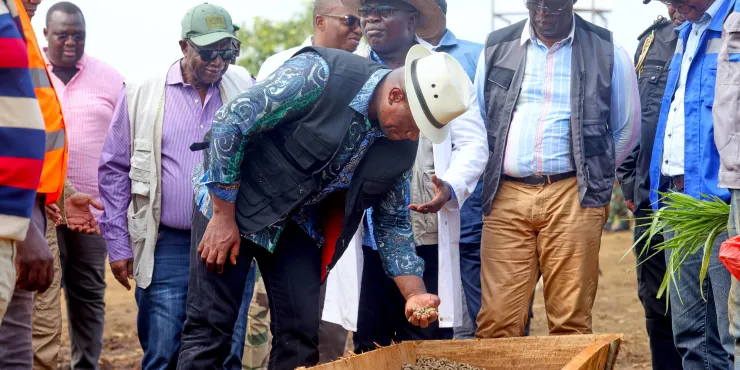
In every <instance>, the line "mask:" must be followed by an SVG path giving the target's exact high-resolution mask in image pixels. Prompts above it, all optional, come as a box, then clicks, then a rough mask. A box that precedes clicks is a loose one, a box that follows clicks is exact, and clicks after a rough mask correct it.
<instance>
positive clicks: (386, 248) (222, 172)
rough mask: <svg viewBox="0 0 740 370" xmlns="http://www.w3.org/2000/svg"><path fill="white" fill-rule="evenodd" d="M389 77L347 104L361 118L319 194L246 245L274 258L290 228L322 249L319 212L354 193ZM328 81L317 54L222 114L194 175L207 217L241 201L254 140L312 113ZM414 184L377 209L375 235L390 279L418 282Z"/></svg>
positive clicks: (400, 184)
mask: <svg viewBox="0 0 740 370" xmlns="http://www.w3.org/2000/svg"><path fill="white" fill-rule="evenodd" d="M389 72H390V70H387V69H383V70H379V71H377V72H375V73H374V74H373V75H372V76H371V78H370V79H369V80H368V81H367V82H366V83H365V85H364V86H363V88H362V89H361V90H360V92H359V93H358V94H357V95H356V96H355V98H354V99H353V101H352V102H351V103H350V107H351V108H352V109H354V110H355V111H357V112H358V113H360V114H361V115H362V117H361V119H355V120H354V121H353V122H352V123H351V125H350V130H349V134H348V135H347V136H346V137H345V138H344V141H343V142H342V144H341V145H340V149H339V151H338V153H337V154H336V156H335V157H334V158H332V160H331V161H332V162H331V163H330V165H328V166H326V168H325V169H324V171H323V172H322V173H321V177H320V179H319V186H318V189H319V190H318V191H317V192H316V193H315V194H313V195H312V196H311V197H310V198H309V201H308V202H306V203H305V204H304V205H302V206H301V207H299V208H297V209H295V210H294V211H293V212H291V213H290V214H289V215H288V216H286V217H285V218H283V219H280V220H278V221H277V222H275V223H274V224H273V225H270V226H268V227H266V228H264V229H262V230H260V231H258V232H257V233H255V234H251V235H243V236H244V237H245V238H247V239H248V240H251V241H252V242H254V243H256V244H258V245H260V246H262V247H264V248H265V249H267V250H268V251H270V252H273V251H274V250H275V247H276V246H277V243H278V240H279V239H280V236H281V234H282V232H283V230H284V229H285V226H286V225H287V223H288V222H289V221H293V222H296V224H297V225H299V226H300V227H301V228H302V229H303V230H304V231H305V232H306V233H307V234H308V235H309V236H310V237H311V238H312V239H313V240H314V241H315V242H316V246H317V247H320V246H322V245H323V243H324V237H323V230H322V229H321V222H319V219H318V214H317V209H316V205H318V204H319V203H320V202H321V201H323V200H324V199H326V197H327V196H328V195H329V194H331V193H333V192H335V191H339V190H346V189H348V188H349V184H350V182H351V180H352V174H353V173H354V170H355V169H356V168H357V165H358V164H359V163H360V162H361V160H362V158H363V157H364V155H365V154H366V153H367V150H368V148H369V147H370V146H371V145H372V144H373V142H374V141H375V140H376V139H377V138H379V137H383V136H384V135H383V133H382V131H381V130H380V128H379V127H378V125H377V124H375V123H373V122H371V121H370V120H369V118H368V106H369V104H370V100H371V99H372V96H373V92H374V91H375V89H376V87H377V86H378V84H379V83H380V81H381V80H382V79H383V78H384V77H385V76H386V75H387V74H388V73H389ZM329 75H330V71H329V65H328V64H327V63H326V61H325V60H324V59H323V58H321V56H320V55H319V54H318V53H314V52H308V53H303V54H301V55H298V56H296V57H293V58H291V59H290V60H288V61H287V62H286V63H285V64H283V65H282V66H281V67H280V68H278V70H277V71H275V73H273V74H272V75H270V77H268V78H267V79H265V80H264V81H261V82H259V83H257V84H256V85H254V86H253V87H252V88H250V89H249V90H247V91H245V92H243V93H242V94H240V95H239V96H237V97H236V98H234V99H233V100H231V101H230V102H228V103H227V104H226V105H224V106H223V107H222V108H221V109H220V110H219V111H218V113H217V114H216V118H215V120H214V122H213V127H212V128H211V133H210V136H211V139H210V142H211V145H210V146H209V148H208V150H207V152H206V155H205V160H204V164H203V166H199V167H198V168H197V169H196V171H195V173H194V175H193V184H194V189H195V194H196V195H195V197H196V199H195V201H196V204H197V205H198V208H199V209H200V211H201V212H202V213H203V214H204V215H205V216H206V217H208V218H210V217H211V216H212V215H213V202H212V199H211V197H212V196H214V195H215V196H217V197H219V198H221V199H223V200H225V201H228V202H231V203H233V202H235V201H236V196H237V193H238V185H239V181H240V179H241V173H240V170H241V162H242V160H243V159H245V158H244V153H245V148H246V147H247V145H249V142H250V140H253V139H254V138H258V137H259V135H258V134H260V133H262V132H265V131H268V130H270V129H272V128H274V127H275V126H276V125H278V124H281V123H284V122H285V123H287V122H289V120H287V119H286V120H284V119H283V118H284V117H285V116H286V115H287V114H290V116H292V117H297V116H300V114H301V113H302V112H306V111H308V109H310V107H312V106H313V105H314V104H315V103H316V101H317V100H318V98H319V96H320V95H321V93H322V92H323V90H324V87H325V86H326V83H327V81H328V78H329ZM204 169H205V170H204ZM410 181H411V172H410V171H409V172H408V173H406V174H404V176H402V177H401V178H399V179H398V181H397V183H396V185H395V186H394V188H393V189H391V190H390V191H388V193H386V194H385V195H384V196H383V199H382V200H381V202H380V204H379V205H378V206H376V207H375V211H376V216H375V218H374V220H376V231H375V234H376V238H377V240H378V241H379V243H378V244H379V246H380V247H381V248H380V250H381V257H382V258H383V264H384V266H385V269H386V273H387V274H388V275H389V276H402V275H417V276H421V275H422V273H423V271H424V263H423V261H422V260H421V259H420V258H419V257H418V256H417V255H416V252H415V250H414V240H413V235H412V232H411V221H410V211H409V210H408V205H409V203H408V201H407V199H408V191H409V188H410Z"/></svg>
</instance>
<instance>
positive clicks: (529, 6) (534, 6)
mask: <svg viewBox="0 0 740 370" xmlns="http://www.w3.org/2000/svg"><path fill="white" fill-rule="evenodd" d="M569 5H571V4H570V0H569V1H566V3H565V4H564V5H563V6H561V7H560V8H551V7H549V6H543V5H539V4H537V2H536V1H531V0H525V1H524V6H525V7H527V9H529V10H534V11H542V12H545V13H547V14H552V15H558V14H560V13H562V12H563V10H565V9H566V8H567V7H568V6H569Z"/></svg>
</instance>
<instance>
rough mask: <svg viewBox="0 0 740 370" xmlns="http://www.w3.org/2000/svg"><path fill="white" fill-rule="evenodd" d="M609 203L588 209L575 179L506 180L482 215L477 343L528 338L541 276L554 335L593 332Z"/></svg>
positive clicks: (549, 323)
mask: <svg viewBox="0 0 740 370" xmlns="http://www.w3.org/2000/svg"><path fill="white" fill-rule="evenodd" d="M608 214H609V211H608V206H604V207H599V208H583V207H581V205H580V201H579V199H578V185H577V183H576V179H575V178H572V179H566V180H562V181H558V182H556V183H553V184H548V185H542V186H530V185H525V184H522V183H518V182H511V181H502V182H501V185H500V189H499V190H498V193H497V194H496V197H495V198H494V200H493V205H492V210H491V213H490V214H489V215H488V216H484V218H483V236H482V244H481V289H482V302H481V303H482V307H481V310H480V313H479V314H478V320H477V322H478V331H477V332H476V337H478V338H501V337H516V336H523V335H524V326H525V325H526V324H527V318H528V314H529V303H530V300H531V299H532V295H533V293H534V290H535V286H536V284H537V281H538V280H539V278H540V276H542V278H543V283H544V286H543V287H544V295H545V309H546V311H547V320H548V326H549V329H550V334H551V335H563V334H588V333H591V332H592V330H591V308H592V307H593V303H594V298H595V297H596V289H597V286H598V280H599V248H600V246H601V232H602V230H603V227H604V223H605V222H606V218H607V216H608Z"/></svg>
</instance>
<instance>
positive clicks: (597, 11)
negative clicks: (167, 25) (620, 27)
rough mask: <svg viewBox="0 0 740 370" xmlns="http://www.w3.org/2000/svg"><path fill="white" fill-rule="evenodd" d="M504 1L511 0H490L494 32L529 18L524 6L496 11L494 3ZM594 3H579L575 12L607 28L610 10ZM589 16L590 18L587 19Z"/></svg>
mask: <svg viewBox="0 0 740 370" xmlns="http://www.w3.org/2000/svg"><path fill="white" fill-rule="evenodd" d="M504 1H506V2H507V4H510V3H511V0H499V1H497V0H491V13H492V18H491V28H492V29H494V30H496V29H499V28H502V27H506V26H508V25H510V24H512V23H514V22H518V21H520V20H522V19H524V18H526V17H527V16H529V12H528V11H527V9H525V8H524V4H521V10H520V11H497V10H496V9H497V7H496V3H497V2H498V3H499V4H502V3H503V2H504ZM596 2H597V0H591V4H590V5H586V6H584V5H583V4H581V2H579V3H577V5H576V8H575V11H576V12H577V13H578V14H580V15H581V16H582V17H584V18H591V23H595V24H597V25H600V26H602V27H604V28H608V16H609V13H611V9H605V8H599V7H597V6H596ZM589 15H590V17H588V16H589Z"/></svg>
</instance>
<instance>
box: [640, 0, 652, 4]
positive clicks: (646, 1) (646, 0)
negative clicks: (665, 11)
mask: <svg viewBox="0 0 740 370" xmlns="http://www.w3.org/2000/svg"><path fill="white" fill-rule="evenodd" d="M649 2H650V0H642V3H643V4H647V3H649Z"/></svg>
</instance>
